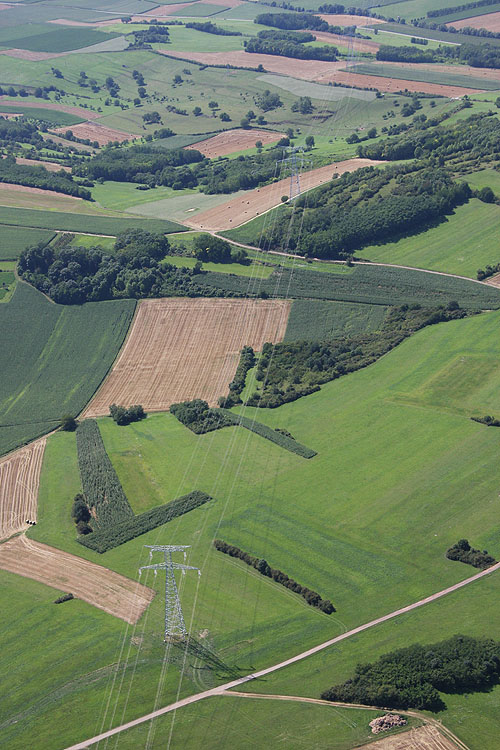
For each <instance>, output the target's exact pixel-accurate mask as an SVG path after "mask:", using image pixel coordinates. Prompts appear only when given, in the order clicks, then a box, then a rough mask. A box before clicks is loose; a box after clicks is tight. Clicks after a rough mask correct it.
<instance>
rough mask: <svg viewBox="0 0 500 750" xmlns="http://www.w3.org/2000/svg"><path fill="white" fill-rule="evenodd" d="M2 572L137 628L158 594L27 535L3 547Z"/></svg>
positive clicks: (8, 542)
mask: <svg viewBox="0 0 500 750" xmlns="http://www.w3.org/2000/svg"><path fill="white" fill-rule="evenodd" d="M0 568H1V569H3V570H7V571H9V572H10V573H16V574H17V575H21V576H24V577H25V578H31V579H33V580H35V581H39V582H40V583H44V584H46V585H47V586H51V587H52V588H55V589H58V590H60V591H65V592H66V593H72V594H74V596H76V597H77V598H78V599H82V600H83V601H85V602H87V603H88V604H92V605H93V606H94V607H97V608H98V609H102V610H104V612H107V613H108V614H110V615H114V617H119V618H120V619H121V620H125V622H128V623H130V624H135V623H136V622H137V621H138V620H139V618H140V617H141V615H142V613H143V612H144V610H145V609H146V608H147V607H148V606H149V604H150V603H151V601H152V600H153V598H154V596H155V594H156V592H155V591H154V590H153V589H150V588H147V587H146V586H143V585H142V584H140V583H138V582H137V581H133V580H131V579H130V578H125V576H122V575H120V574H119V573H115V572H114V571H113V570H108V569H107V568H104V567H103V566H102V565H96V563H92V562H89V561H88V560H84V559H83V558H81V557H76V555H71V554H70V553H69V552H63V551H62V550H60V549H56V548H54V547H49V546H47V545H46V544H40V543H39V542H35V541H33V540H32V539H28V538H27V537H26V536H25V535H24V534H22V535H21V536H17V537H13V538H12V539H9V540H8V541H7V542H4V544H1V545H0Z"/></svg>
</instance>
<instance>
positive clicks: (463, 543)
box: [446, 539, 496, 570]
mask: <svg viewBox="0 0 500 750" xmlns="http://www.w3.org/2000/svg"><path fill="white" fill-rule="evenodd" d="M446 557H447V558H448V560H458V562H463V563H467V565H472V566H473V567H474V568H480V569H481V570H486V568H490V567H491V566H492V565H494V564H495V563H496V560H495V558H494V557H492V556H491V555H489V554H488V550H485V549H484V550H482V551H481V550H480V549H474V548H473V547H471V546H470V544H469V542H468V541H467V539H459V540H458V542H457V543H456V544H454V545H453V547H450V549H449V550H448V551H447V552H446Z"/></svg>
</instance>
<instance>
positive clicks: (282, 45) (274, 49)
mask: <svg viewBox="0 0 500 750" xmlns="http://www.w3.org/2000/svg"><path fill="white" fill-rule="evenodd" d="M245 52H252V53H253V52H255V53H259V54H262V55H279V56H281V57H293V58H296V59H298V60H327V61H329V62H335V60H337V59H338V58H337V53H338V50H337V48H336V47H333V46H332V45H331V44H328V45H325V46H323V47H305V46H304V45H302V44H300V43H297V42H295V41H287V40H285V39H257V38H255V37H254V38H252V39H249V40H248V42H247V43H246V45H245Z"/></svg>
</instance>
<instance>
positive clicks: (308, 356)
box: [246, 302, 467, 409]
mask: <svg viewBox="0 0 500 750" xmlns="http://www.w3.org/2000/svg"><path fill="white" fill-rule="evenodd" d="M466 314H467V313H466V311H465V310H462V309H460V308H459V306H458V303H456V302H455V303H450V305H448V307H446V308H444V307H440V308H437V309H433V308H422V307H420V306H419V305H412V306H411V307H409V306H408V305H402V306H401V307H391V308H390V309H389V310H388V312H387V315H386V318H385V320H384V323H383V325H382V326H381V329H380V330H379V331H376V332H373V333H360V334H356V335H353V336H340V337H338V338H335V339H332V340H331V341H298V342H281V343H278V344H269V343H266V344H264V346H263V348H262V354H261V356H260V357H259V360H258V364H257V371H256V374H255V379H256V381H257V382H258V383H260V384H261V385H260V388H259V389H258V390H257V391H256V392H255V393H253V394H252V395H251V396H250V397H249V398H248V399H247V400H246V403H247V405H248V406H260V407H266V408H270V409H273V408H276V407H278V406H281V405H282V404H285V403H289V402H290V401H296V400H297V399H298V398H301V397H302V396H307V395H309V394H310V393H314V392H315V391H317V390H319V387H320V385H322V384H323V383H327V382H329V381H331V380H336V379H337V378H339V377H342V376H343V375H348V374H349V373H350V372H355V371H356V370H360V369H362V368H364V367H367V366H368V365H371V364H373V363H374V362H376V361H377V359H379V358H380V357H381V356H382V355H384V354H387V352H389V351H391V350H392V349H394V348H395V347H396V346H398V345H399V344H400V343H401V342H402V341H404V340H405V339H406V338H408V337H409V336H411V335H412V334H413V333H415V331H418V330H420V329H422V328H425V327H426V326H428V325H434V324H436V323H442V322H446V321H450V320H458V319H460V318H463V317H465V315H466Z"/></svg>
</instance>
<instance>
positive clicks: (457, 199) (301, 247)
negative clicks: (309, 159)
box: [261, 123, 500, 259]
mask: <svg viewBox="0 0 500 750" xmlns="http://www.w3.org/2000/svg"><path fill="white" fill-rule="evenodd" d="M499 125H500V123H499ZM391 143H392V141H391ZM370 148H371V147H369V146H367V147H364V146H360V147H358V150H359V151H360V153H361V151H363V153H362V154H361V155H365V153H364V151H365V149H366V150H369V149H370ZM374 148H375V149H377V146H375V147H374ZM379 150H383V149H379ZM369 158H374V159H375V158H384V157H378V156H375V153H373V154H372V152H370V156H369ZM471 195H472V191H471V189H470V187H469V185H468V184H467V183H465V182H455V181H454V180H453V175H452V173H451V172H450V171H448V170H447V169H444V168H441V167H436V166H431V164H430V163H429V162H428V161H427V162H425V161H424V163H423V164H422V162H421V161H419V162H414V163H411V164H404V165H398V166H386V167H383V168H382V167H375V166H369V167H365V168H363V169H358V170H356V171H355V172H346V173H345V174H343V175H342V176H341V177H339V178H338V179H333V180H331V181H330V182H327V183H325V185H322V186H321V187H319V188H317V189H316V190H313V191H310V192H308V193H307V194H306V195H304V196H301V197H299V198H297V199H296V201H294V203H295V206H294V207H293V208H290V209H288V210H286V209H285V210H283V209H282V210H281V211H280V212H279V213H277V215H276V218H275V221H274V222H273V229H272V231H270V230H268V231H264V232H263V237H262V240H261V244H262V246H263V247H269V249H271V250H277V249H279V248H281V247H283V246H284V245H285V244H286V247H287V248H288V250H289V252H293V253H298V254H299V255H309V256H312V257H315V258H327V259H345V258H349V257H351V256H352V255H353V253H355V252H357V251H359V250H361V249H362V248H363V247H365V246H366V245H373V244H377V243H384V242H388V241H391V242H394V241H396V240H397V239H398V238H400V237H402V236H411V235H413V234H416V233H418V232H421V231H423V230H424V229H427V228H429V227H431V226H434V225H436V224H438V223H440V222H442V221H445V219H446V216H447V215H448V214H450V213H452V211H453V209H455V208H456V207H457V206H460V205H462V204H463V203H466V202H467V201H468V200H469V198H470V197H471Z"/></svg>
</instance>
